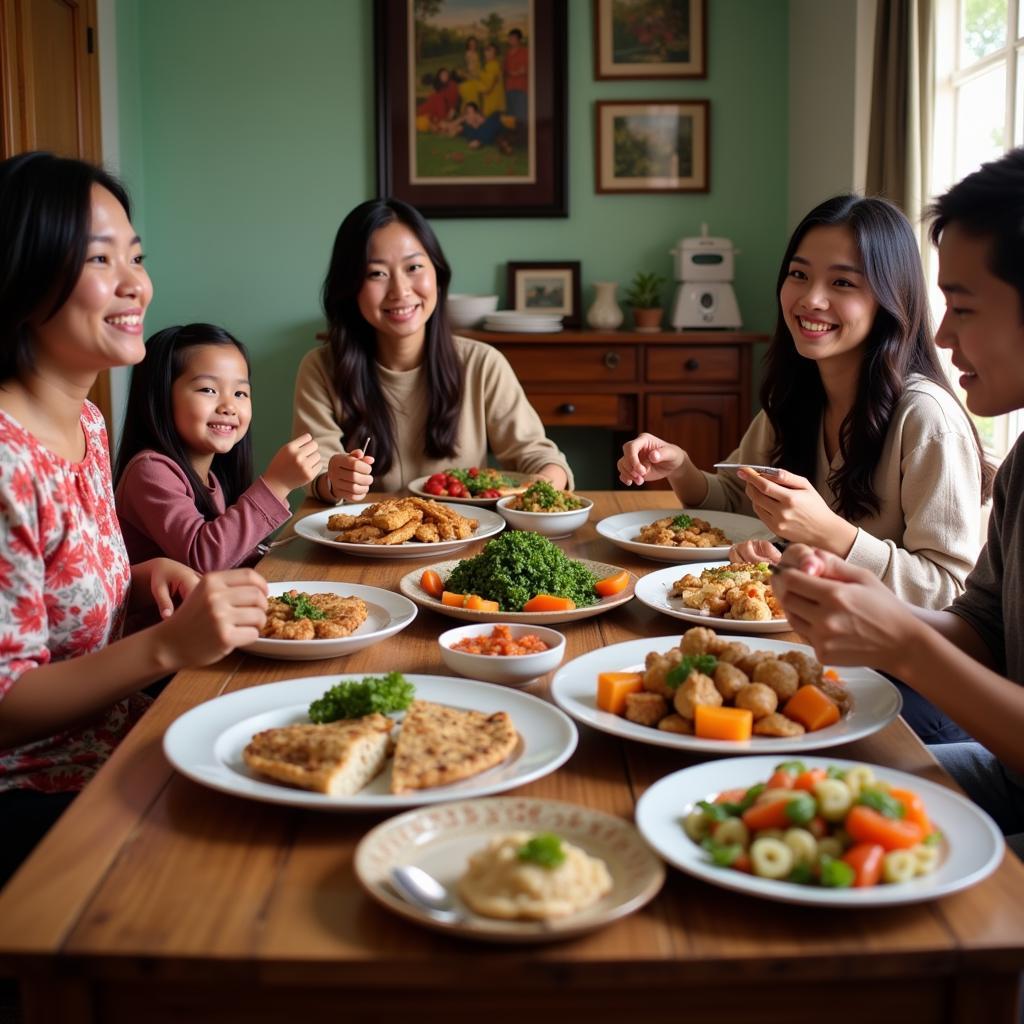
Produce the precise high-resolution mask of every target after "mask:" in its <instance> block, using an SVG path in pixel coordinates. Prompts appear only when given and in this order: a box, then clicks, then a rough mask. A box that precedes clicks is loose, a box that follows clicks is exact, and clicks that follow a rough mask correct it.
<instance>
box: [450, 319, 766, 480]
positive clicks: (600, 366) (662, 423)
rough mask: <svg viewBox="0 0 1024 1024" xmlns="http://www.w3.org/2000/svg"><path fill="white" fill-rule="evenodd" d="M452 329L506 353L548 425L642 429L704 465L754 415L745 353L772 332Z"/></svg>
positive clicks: (728, 446) (726, 448) (724, 450)
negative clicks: (555, 332)
mask: <svg viewBox="0 0 1024 1024" xmlns="http://www.w3.org/2000/svg"><path fill="white" fill-rule="evenodd" d="M458 333H459V334H462V335H465V336H466V337H469V338H476V339H477V340H479V341H486V342H488V343H490V344H491V345H493V346H494V347H495V348H497V349H498V350H499V351H500V352H502V353H503V354H504V355H505V357H506V358H507V359H508V361H509V362H510V363H511V364H512V367H513V369H515V371H516V374H517V376H518V377H519V379H520V381H522V384H523V387H524V388H525V389H526V393H527V395H528V396H529V399H530V402H531V403H532V404H533V407H534V408H535V409H536V410H537V412H538V413H539V414H540V417H541V419H542V420H543V421H544V425H545V426H547V427H603V428H606V429H609V430H614V431H621V432H623V433H630V434H635V433H639V432H640V431H642V430H648V431H650V432H651V433H652V434H657V435H658V436H659V437H664V438H666V439H670V440H672V441H674V442H675V443H677V444H679V445H681V446H682V447H683V448H685V449H686V450H687V452H688V453H689V454H690V456H691V457H692V458H693V460H694V462H696V463H697V465H698V466H700V467H701V468H702V469H711V467H712V465H713V464H714V463H715V462H717V461H718V460H720V459H722V458H723V457H725V456H726V455H728V454H729V452H731V451H732V450H733V449H734V448H735V447H736V445H737V444H738V443H739V440H740V437H741V435H742V433H743V431H744V430H745V429H746V427H747V424H748V423H749V422H750V386H751V371H752V364H753V360H752V356H751V353H752V349H753V346H754V345H755V344H756V343H757V342H765V341H767V340H768V339H767V337H766V336H765V335H763V334H748V333H742V332H737V331H659V332H657V333H642V332H637V331H591V330H583V331H562V332H560V333H558V334H514V333H511V332H509V333H505V332H502V333H498V332H496V331H470V330H460V331H459V332H458Z"/></svg>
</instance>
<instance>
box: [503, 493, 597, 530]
mask: <svg viewBox="0 0 1024 1024" xmlns="http://www.w3.org/2000/svg"><path fill="white" fill-rule="evenodd" d="M515 497H518V495H515V494H510V495H508V496H507V497H505V498H499V499H498V505H497V508H498V511H499V512H500V513H501V514H502V515H503V516H504V517H505V521H506V522H507V523H508V525H509V526H511V527H512V529H513V530H532V531H533V532H534V533H539V534H541V535H542V536H544V537H568V536H569V534H570V533H575V532H576V531H577V530H578V529H579V528H580V527H581V526H582V525H583V524H584V523H585V522H586V521H587V520H588V519H589V518H590V510H591V509H592V508H593V507H594V503H593V502H592V501H591V500H590V499H589V498H584V497H583V495H581V494H577V495H576V498H577V499H578V500H579V501H582V502H583V508H574V509H572V510H571V511H569V512H524V511H523V510H522V509H519V508H509V507H508V503H509V502H510V501H511V500H512V499H513V498H515Z"/></svg>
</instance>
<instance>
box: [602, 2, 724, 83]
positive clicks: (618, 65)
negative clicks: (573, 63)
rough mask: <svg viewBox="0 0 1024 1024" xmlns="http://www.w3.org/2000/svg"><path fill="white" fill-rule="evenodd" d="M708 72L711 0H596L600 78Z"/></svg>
mask: <svg viewBox="0 0 1024 1024" xmlns="http://www.w3.org/2000/svg"><path fill="white" fill-rule="evenodd" d="M707 73H708V62H707V0H594V77H595V78H598V79H623V78H706V77H707Z"/></svg>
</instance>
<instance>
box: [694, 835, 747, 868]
mask: <svg viewBox="0 0 1024 1024" xmlns="http://www.w3.org/2000/svg"><path fill="white" fill-rule="evenodd" d="M700 845H701V846H702V847H703V848H704V849H705V850H707V852H708V853H710V854H711V863H712V864H714V865H715V866H716V867H720V868H731V867H732V866H733V864H735V863H736V861H737V860H738V859H739V858H740V857H741V856H742V855H743V844H742V843H719V842H716V841H715V840H714V839H713V838H712V837H711V836H708V837H707V838H706V839H703V840H701V844H700Z"/></svg>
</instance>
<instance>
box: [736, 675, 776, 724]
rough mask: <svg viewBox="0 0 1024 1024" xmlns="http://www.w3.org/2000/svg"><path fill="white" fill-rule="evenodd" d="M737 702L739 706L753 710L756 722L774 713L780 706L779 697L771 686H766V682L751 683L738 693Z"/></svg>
mask: <svg viewBox="0 0 1024 1024" xmlns="http://www.w3.org/2000/svg"><path fill="white" fill-rule="evenodd" d="M735 704H736V707H738V708H746V709H747V710H748V711H750V712H752V713H753V715H754V721H755V722H756V721H758V720H759V719H761V718H767V717H768V715H770V714H772V713H774V711H775V709H776V708H777V707H778V706H779V698H778V697H776V696H775V691H774V690H773V689H772V688H771V687H770V686H765V684H764V683H751V684H750V685H749V686H744V687H743V689H742V690H740V691H739V693H737V694H736V698H735Z"/></svg>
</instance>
